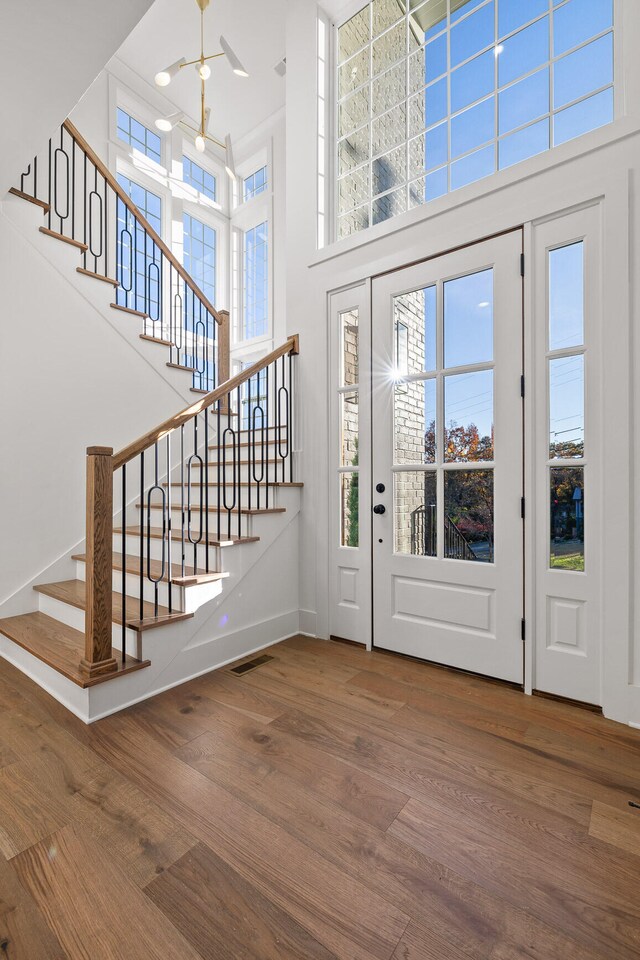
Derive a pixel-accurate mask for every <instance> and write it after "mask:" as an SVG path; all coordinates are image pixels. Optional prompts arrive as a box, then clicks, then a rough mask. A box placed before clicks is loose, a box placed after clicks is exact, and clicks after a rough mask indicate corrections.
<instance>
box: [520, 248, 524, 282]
mask: <svg viewBox="0 0 640 960" xmlns="http://www.w3.org/2000/svg"><path fill="white" fill-rule="evenodd" d="M520 276H521V277H524V253H521V254H520Z"/></svg>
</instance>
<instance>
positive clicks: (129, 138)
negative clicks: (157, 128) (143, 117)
mask: <svg viewBox="0 0 640 960" xmlns="http://www.w3.org/2000/svg"><path fill="white" fill-rule="evenodd" d="M117 128H118V137H119V138H120V140H124V141H125V143H128V144H130V145H131V146H132V147H133V148H134V150H139V151H140V153H144V154H145V155H146V156H147V157H150V158H151V159H152V160H155V162H156V163H160V162H161V160H162V141H161V140H160V137H159V136H158V135H157V133H154V132H153V130H149V128H148V127H145V126H144V125H143V124H142V123H139V122H138V121H137V120H135V119H134V118H133V117H131V116H129V114H128V113H125V112H124V110H121V109H120V108H119V107H118V110H117Z"/></svg>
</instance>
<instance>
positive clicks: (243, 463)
mask: <svg viewBox="0 0 640 960" xmlns="http://www.w3.org/2000/svg"><path fill="white" fill-rule="evenodd" d="M232 449H233V447H229V450H232ZM263 462H264V463H282V457H280V458H279V459H275V458H272V459H270V460H264V461H262V460H260V459H258V458H257V457H256V464H257V463H263ZM252 463H253V461H252V460H236V464H237V465H238V466H241V467H250V466H251V464H252ZM199 466H200V464H199V463H198V462H197V461H196V460H194V461H193V462H192V464H191V469H192V470H197V469H198V468H199ZM217 466H218V461H217V460H209V469H211V468H214V467H217ZM220 466H221V467H222V462H221V464H220ZM227 468H228V469H232V468H233V459H232V458H230V459H229V460H228V462H227Z"/></svg>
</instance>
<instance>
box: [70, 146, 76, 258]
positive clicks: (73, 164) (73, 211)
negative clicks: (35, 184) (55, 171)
mask: <svg viewBox="0 0 640 960" xmlns="http://www.w3.org/2000/svg"><path fill="white" fill-rule="evenodd" d="M71 236H72V238H73V239H74V240H75V238H76V141H75V139H74V138H73V137H71Z"/></svg>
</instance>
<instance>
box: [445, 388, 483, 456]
mask: <svg viewBox="0 0 640 960" xmlns="http://www.w3.org/2000/svg"><path fill="white" fill-rule="evenodd" d="M444 422H445V428H444V458H445V460H446V462H447V463H455V462H460V461H478V460H493V370H479V371H478V372H477V373H461V374H458V375H457V376H452V377H445V381H444Z"/></svg>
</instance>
